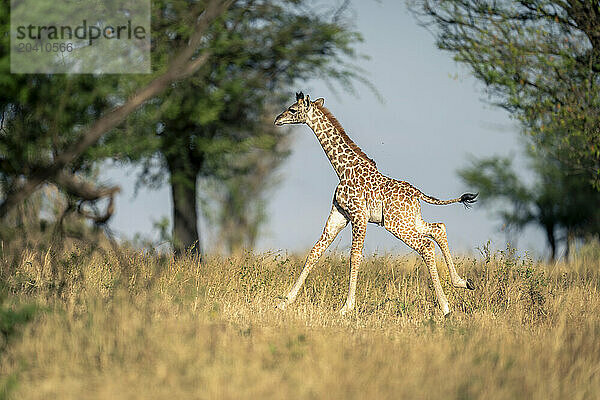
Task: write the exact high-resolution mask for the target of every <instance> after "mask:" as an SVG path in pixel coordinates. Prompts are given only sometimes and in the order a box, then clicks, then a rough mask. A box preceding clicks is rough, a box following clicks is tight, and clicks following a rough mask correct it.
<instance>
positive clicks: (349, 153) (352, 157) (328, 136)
mask: <svg viewBox="0 0 600 400" xmlns="http://www.w3.org/2000/svg"><path fill="white" fill-rule="evenodd" d="M311 114H312V115H309V116H308V119H307V121H306V124H307V125H308V126H309V127H310V128H311V129H312V130H313V132H314V133H315V135H316V136H317V139H318V140H319V143H321V146H322V147H323V150H324V151H325V154H326V155H327V158H329V161H330V162H331V165H332V166H333V169H334V170H335V173H336V174H337V175H338V177H339V178H340V179H342V178H343V177H344V176H348V175H349V172H350V171H351V170H352V169H353V168H354V167H355V166H357V165H359V164H367V165H371V166H372V167H373V168H376V166H375V161H373V160H371V159H370V158H369V157H367V155H366V154H365V153H363V151H362V150H361V149H360V148H359V147H358V146H357V145H356V144H355V143H354V142H353V141H352V139H350V137H348V135H347V134H346V132H345V131H344V128H342V126H341V125H340V123H339V122H338V121H337V119H336V118H335V117H334V116H333V115H332V114H331V112H329V110H328V109H327V108H325V107H319V106H317V105H314V106H313V110H312V113H311Z"/></svg>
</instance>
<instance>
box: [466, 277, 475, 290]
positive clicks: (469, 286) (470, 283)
mask: <svg viewBox="0 0 600 400" xmlns="http://www.w3.org/2000/svg"><path fill="white" fill-rule="evenodd" d="M467 289H469V290H475V284H474V283H473V281H472V280H471V279H467Z"/></svg>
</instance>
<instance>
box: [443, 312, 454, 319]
mask: <svg viewBox="0 0 600 400" xmlns="http://www.w3.org/2000/svg"><path fill="white" fill-rule="evenodd" d="M452 315H454V314H452V311H448V312H446V314H444V318H446V319H450V318H451V317H452Z"/></svg>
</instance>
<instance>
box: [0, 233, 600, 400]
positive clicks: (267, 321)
mask: <svg viewBox="0 0 600 400" xmlns="http://www.w3.org/2000/svg"><path fill="white" fill-rule="evenodd" d="M302 262H303V260H302V258H301V257H296V256H288V255H285V254H244V255H239V256H236V257H231V258H225V257H208V258H206V259H205V260H204V261H203V263H201V264H200V263H198V262H197V261H196V260H194V259H192V258H189V259H182V260H178V261H173V260H172V259H170V258H161V257H156V256H150V255H144V254H141V253H134V252H129V251H126V250H123V251H122V253H121V254H120V255H117V254H115V253H107V254H98V253H96V254H95V255H92V256H88V255H85V254H83V253H82V252H81V251H78V250H74V251H73V252H72V253H71V254H70V255H69V256H68V257H66V258H65V259H64V260H61V261H55V262H53V261H52V257H51V256H50V252H48V253H39V254H38V253H26V254H24V255H23V257H22V261H21V262H20V263H19V265H10V264H8V263H4V264H2V268H3V270H2V274H3V275H4V277H5V279H4V281H5V282H4V288H3V291H2V293H3V294H2V307H1V309H0V310H1V313H0V318H1V321H0V328H1V329H2V332H3V339H2V340H3V342H1V343H0V351H1V353H0V377H1V378H0V380H1V381H0V385H1V388H2V392H1V395H0V397H2V396H4V397H8V398H14V399H106V398H111V399H113V398H114V399H121V398H127V399H165V398H169V399H170V398H179V399H204V398H222V399H239V398H253V399H254V398H289V399H296V398H326V399H346V398H365V397H367V398H371V399H380V398H383V399H385V398H394V399H398V398H404V399H441V398H444V399H473V398H485V399H517V398H532V399H567V398H568V399H592V398H600V291H599V289H600V265H599V264H600V248H599V247H598V246H597V245H596V246H589V247H587V248H584V249H582V251H581V252H579V254H578V255H577V256H576V258H575V259H574V260H573V262H571V263H570V264H557V265H545V264H539V263H536V262H534V261H532V260H529V259H526V258H525V259H523V258H518V257H516V256H515V255H514V253H513V252H512V251H510V250H507V251H503V252H491V253H490V252H488V251H486V250H484V251H483V252H482V255H480V256H477V257H476V258H472V257H471V258H470V257H460V256H459V257H456V264H457V269H458V270H459V272H460V273H461V274H463V275H465V276H467V277H470V278H472V279H473V280H474V281H475V283H476V284H477V286H478V288H477V290H476V291H474V292H469V291H464V290H459V289H454V288H452V287H450V285H449V284H448V278H447V271H446V269H445V267H444V265H443V262H442V260H441V259H440V260H438V265H439V266H440V272H441V275H442V278H443V284H444V289H445V291H446V294H447V295H448V298H449V301H450V304H451V307H452V309H453V314H452V317H451V318H448V319H445V318H443V317H442V315H441V312H440V311H439V309H438V307H437V305H436V304H435V300H434V295H433V292H432V288H431V286H430V281H429V277H428V274H427V270H426V268H425V266H424V265H423V263H422V261H421V260H419V259H418V258H416V257H414V256H404V257H399V256H371V257H367V258H366V260H365V262H364V266H363V268H362V269H361V273H360V276H359V286H358V292H357V310H356V311H355V312H354V313H353V314H352V315H351V316H347V317H345V318H343V317H340V316H339V315H338V313H337V311H338V310H339V308H341V306H342V305H343V302H344V301H345V295H346V291H347V284H348V270H349V267H348V258H347V257H346V256H341V255H336V254H330V255H329V256H326V257H324V258H323V259H322V260H321V262H320V263H319V265H318V267H317V268H315V270H314V272H313V274H311V276H310V277H309V278H308V280H307V282H306V285H305V289H304V291H303V292H301V295H300V296H299V298H298V300H297V302H296V303H294V305H293V306H291V307H290V308H289V309H288V310H286V311H283V312H282V311H276V310H275V309H274V305H275V304H276V302H277V300H278V296H282V295H283V294H285V292H286V290H287V289H288V288H289V287H290V286H291V284H292V283H293V282H294V280H295V279H296V277H297V276H298V274H299V271H300V269H301V267H302Z"/></svg>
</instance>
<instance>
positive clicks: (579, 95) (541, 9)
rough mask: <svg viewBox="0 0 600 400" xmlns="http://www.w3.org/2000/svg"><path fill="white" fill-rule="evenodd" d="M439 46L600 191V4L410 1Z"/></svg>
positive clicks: (577, 0)
mask: <svg viewBox="0 0 600 400" xmlns="http://www.w3.org/2000/svg"><path fill="white" fill-rule="evenodd" d="M410 3H411V7H412V9H413V10H414V11H415V13H416V14H417V16H418V17H419V19H420V20H421V22H422V23H423V24H425V25H426V26H428V27H430V28H432V30H433V32H434V34H435V35H436V38H437V44H438V46H439V47H440V48H441V49H443V50H447V51H450V52H451V53H453V54H454V59H455V60H456V61H458V62H460V63H463V64H465V65H467V66H468V67H469V68H470V69H471V71H472V73H473V75H474V76H475V77H476V78H478V79H479V80H481V81H482V82H483V83H484V84H485V85H486V91H487V93H488V94H489V95H490V97H491V99H492V101H494V102H495V103H496V104H497V105H499V106H501V107H503V108H505V109H507V110H508V111H509V112H510V113H511V115H513V116H514V117H516V118H518V119H519V120H520V121H521V122H522V126H523V129H524V132H525V133H526V134H527V135H529V136H530V137H531V138H532V140H533V142H534V144H535V145H536V146H538V147H540V148H543V149H544V151H545V152H547V154H548V155H551V156H553V157H554V158H556V159H557V160H559V161H560V162H561V164H562V165H563V166H564V167H568V168H569V170H570V172H571V173H576V174H580V175H584V176H585V177H586V179H587V180H588V182H591V183H592V184H594V186H595V187H596V188H597V189H600V91H599V85H600V3H599V2H597V1H590V0H507V1H496V0H441V1H434V0H411V1H410Z"/></svg>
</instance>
